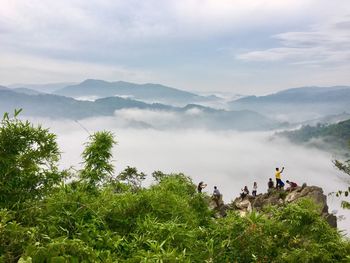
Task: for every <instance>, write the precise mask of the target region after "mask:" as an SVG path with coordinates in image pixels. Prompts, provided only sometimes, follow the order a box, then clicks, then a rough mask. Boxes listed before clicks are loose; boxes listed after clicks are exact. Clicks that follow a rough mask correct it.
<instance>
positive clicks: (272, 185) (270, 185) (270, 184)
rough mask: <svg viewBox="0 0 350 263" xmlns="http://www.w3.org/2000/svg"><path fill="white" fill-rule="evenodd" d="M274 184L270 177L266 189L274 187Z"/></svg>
mask: <svg viewBox="0 0 350 263" xmlns="http://www.w3.org/2000/svg"><path fill="white" fill-rule="evenodd" d="M274 186H275V184H274V183H273V181H272V178H270V179H269V182H268V183H267V188H268V190H270V189H272V188H274Z"/></svg>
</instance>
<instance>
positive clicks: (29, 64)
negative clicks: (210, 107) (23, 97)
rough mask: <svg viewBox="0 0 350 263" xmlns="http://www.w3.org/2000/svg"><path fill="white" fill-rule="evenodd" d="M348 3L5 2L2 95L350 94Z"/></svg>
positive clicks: (0, 30)
mask: <svg viewBox="0 0 350 263" xmlns="http://www.w3.org/2000/svg"><path fill="white" fill-rule="evenodd" d="M349 72H350V2H349V1H348V0H333V1H329V0H283V1H281V0H250V1H247V0H220V1H217V0H183V1H178V0H142V1H140V0H128V1H125V0H124V1H123V0H90V1H86V0H60V1H53V0H51V1H49V0H31V1H25V0H0V85H9V84H13V83H53V82H80V81H83V80H84V79H87V78H95V79H104V80H108V81H117V80H124V81H130V82H135V83H161V84H164V85H168V86H171V87H175V88H179V89H183V90H188V91H197V92H212V91H218V92H230V93H235V94H258V95H260V94H261V95H262V94H267V93H271V92H274V91H277V90H282V89H286V88H291V87H299V86H314V85H317V86H333V85H350V74H349Z"/></svg>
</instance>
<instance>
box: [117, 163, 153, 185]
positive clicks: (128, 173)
mask: <svg viewBox="0 0 350 263" xmlns="http://www.w3.org/2000/svg"><path fill="white" fill-rule="evenodd" d="M145 178H146V174H144V173H143V172H140V173H139V172H138V171H137V168H136V167H130V166H128V167H126V168H125V169H124V171H122V172H121V173H120V174H119V175H118V176H117V179H118V180H119V181H122V182H126V183H127V184H128V185H130V186H131V187H132V189H133V190H138V189H140V188H141V184H142V181H143V180H145Z"/></svg>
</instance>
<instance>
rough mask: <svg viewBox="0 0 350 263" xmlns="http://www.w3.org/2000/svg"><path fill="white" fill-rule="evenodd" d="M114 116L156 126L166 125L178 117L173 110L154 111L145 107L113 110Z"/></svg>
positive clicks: (176, 120)
mask: <svg viewBox="0 0 350 263" xmlns="http://www.w3.org/2000/svg"><path fill="white" fill-rule="evenodd" d="M114 116H116V117H117V118H121V119H124V120H126V121H139V122H145V123H148V124H151V125H155V126H156V127H166V126H169V123H174V122H178V121H179V119H180V117H179V116H178V115H177V114H176V113H174V112H168V111H155V110H147V109H142V110H141V109H136V108H135V109H121V110H117V111H115V112H114Z"/></svg>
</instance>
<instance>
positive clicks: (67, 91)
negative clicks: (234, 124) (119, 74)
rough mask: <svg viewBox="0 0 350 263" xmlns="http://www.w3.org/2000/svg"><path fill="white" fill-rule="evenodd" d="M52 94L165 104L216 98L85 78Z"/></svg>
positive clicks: (162, 86) (171, 89) (175, 90)
mask: <svg viewBox="0 0 350 263" xmlns="http://www.w3.org/2000/svg"><path fill="white" fill-rule="evenodd" d="M54 94H56V95H61V96H67V97H72V98H79V97H86V96H96V97H100V98H104V97H112V96H120V97H121V96H122V97H125V96H128V97H130V98H132V99H136V100H142V101H146V102H160V103H167V104H188V103H193V102H199V101H209V100H213V99H218V98H216V97H215V98H213V97H212V96H211V97H206V96H200V95H197V94H195V93H191V92H188V91H183V90H179V89H175V88H171V87H167V86H164V85H160V84H151V83H147V84H135V83H130V82H125V81H116V82H108V81H104V80H96V79H87V80H85V81H83V82H81V83H79V84H76V85H71V86H67V87H64V88H62V89H59V90H57V91H55V92H54Z"/></svg>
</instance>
